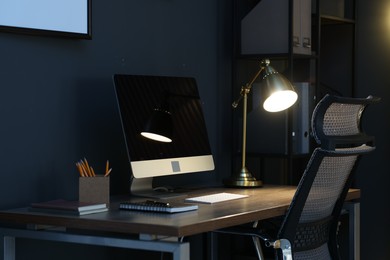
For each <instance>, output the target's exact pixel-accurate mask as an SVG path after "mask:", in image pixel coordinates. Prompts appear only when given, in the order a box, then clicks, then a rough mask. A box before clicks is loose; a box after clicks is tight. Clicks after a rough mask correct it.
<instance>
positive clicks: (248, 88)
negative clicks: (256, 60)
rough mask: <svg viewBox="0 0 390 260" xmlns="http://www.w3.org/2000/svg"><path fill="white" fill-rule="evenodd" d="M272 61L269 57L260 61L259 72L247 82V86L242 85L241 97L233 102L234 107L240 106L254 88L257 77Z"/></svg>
mask: <svg viewBox="0 0 390 260" xmlns="http://www.w3.org/2000/svg"><path fill="white" fill-rule="evenodd" d="M269 63H270V61H269V60H268V59H264V60H262V61H261V62H260V69H259V70H258V71H257V73H256V74H255V76H254V77H253V78H252V80H251V81H249V83H246V84H245V86H242V87H241V91H240V97H239V98H238V99H237V100H236V101H234V102H233V103H232V107H233V108H236V107H237V106H238V104H239V103H240V101H241V99H242V98H243V97H244V96H246V95H248V94H249V92H250V91H251V88H252V85H253V83H254V82H255V81H256V79H257V78H258V77H259V76H260V74H261V72H262V71H263V70H264V68H265V67H266V66H268V65H269Z"/></svg>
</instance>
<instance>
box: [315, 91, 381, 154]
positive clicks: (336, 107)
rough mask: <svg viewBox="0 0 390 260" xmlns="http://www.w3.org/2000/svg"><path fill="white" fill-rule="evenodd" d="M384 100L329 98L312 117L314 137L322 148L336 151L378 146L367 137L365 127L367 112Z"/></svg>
mask: <svg viewBox="0 0 390 260" xmlns="http://www.w3.org/2000/svg"><path fill="white" fill-rule="evenodd" d="M379 101H380V98H378V97H373V96H368V97H367V98H347V97H339V96H333V95H329V94H327V95H325V96H324V97H323V98H322V99H321V100H320V102H319V103H318V104H317V106H316V107H315V109H314V111H313V115H312V120H311V124H312V131H313V137H314V139H315V140H316V142H317V143H318V144H321V147H323V148H325V149H329V150H333V149H335V148H336V147H338V146H341V147H343V146H348V145H361V144H370V145H374V137H373V136H368V135H366V134H365V133H364V132H363V130H362V126H361V118H362V115H363V112H364V110H365V108H366V107H367V106H368V105H370V104H374V103H377V102H379Z"/></svg>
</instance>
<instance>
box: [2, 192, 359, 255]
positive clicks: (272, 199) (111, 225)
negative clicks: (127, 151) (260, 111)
mask: <svg viewBox="0 0 390 260" xmlns="http://www.w3.org/2000/svg"><path fill="white" fill-rule="evenodd" d="M222 191H224V192H234V193H239V194H247V195H249V197H248V198H244V199H239V200H234V201H229V202H221V203H217V204H213V205H208V204H199V209H198V210H197V211H190V212H184V213H177V214H162V213H145V212H136V211H120V210H118V203H119V201H112V203H111V204H110V210H109V211H108V212H104V213H98V214H91V215H85V216H65V215H55V214H44V213H36V212H29V211H28V209H27V208H21V209H12V210H5V211H0V223H11V224H17V225H20V224H23V226H22V228H0V234H1V236H2V238H3V240H4V243H3V244H4V246H3V247H4V248H3V251H4V259H5V260H13V259H15V240H14V238H15V237H28V238H35V239H47V240H55V241H65V242H74V243H85V244H95V245H105V246H114V247H118V246H120V247H125V248H137V249H144V250H156V248H157V246H156V245H157V243H159V248H157V250H158V251H165V252H171V253H172V254H173V257H174V259H181V258H182V259H189V244H188V243H183V242H180V239H179V238H180V237H184V236H191V235H195V234H200V233H204V232H209V231H213V230H216V229H220V228H224V227H229V226H235V225H240V224H245V223H250V222H253V221H256V220H263V219H267V218H272V217H276V216H281V215H283V214H284V213H285V211H286V209H287V207H288V206H289V204H290V202H291V199H292V197H293V195H294V192H295V187H290V186H266V187H263V188H259V189H227V188H217V189H207V190H206V189H202V190H197V191H191V192H190V193H187V194H188V195H189V196H198V195H202V194H211V193H213V192H222ZM359 197H360V191H359V190H351V191H350V192H349V194H348V197H347V200H354V199H358V198H359ZM126 199H128V198H126ZM122 200H123V198H120V201H122ZM354 215H356V214H354ZM357 215H358V214H357ZM24 225H25V226H24ZM41 225H42V226H55V227H63V231H54V232H53V231H47V230H40V229H39V226H41ZM26 227H27V228H26ZM28 227H33V228H35V229H28ZM75 230H82V231H84V232H85V231H88V232H89V233H88V234H78V233H77V232H76V233H75V232H73V231H75ZM108 234H109V235H108ZM134 235H139V237H138V238H137V237H134ZM86 238H87V239H86ZM161 238H169V239H166V240H165V239H161ZM172 238H176V239H172Z"/></svg>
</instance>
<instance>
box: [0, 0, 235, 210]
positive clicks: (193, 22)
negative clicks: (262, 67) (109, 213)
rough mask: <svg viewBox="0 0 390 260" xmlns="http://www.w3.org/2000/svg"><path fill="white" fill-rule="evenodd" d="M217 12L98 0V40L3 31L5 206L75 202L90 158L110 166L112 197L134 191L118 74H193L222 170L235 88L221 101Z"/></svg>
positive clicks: (200, 6) (203, 6)
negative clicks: (83, 162) (83, 163)
mask: <svg viewBox="0 0 390 260" xmlns="http://www.w3.org/2000/svg"><path fill="white" fill-rule="evenodd" d="M222 9H223V8H222ZM218 14H219V9H218V1H200V2H199V1H177V0H169V1H167V0H160V1H121V0H117V1H111V2H110V3H108V2H106V1H93V5H92V21H93V22H92V28H93V29H92V40H80V39H66V38H55V37H42V36H31V35H19V34H10V33H0V57H1V58H0V91H1V94H0V118H1V122H2V126H1V128H0V129H1V130H0V131H1V132H0V138H1V142H0V143H1V148H0V158H1V172H0V174H2V181H1V182H0V193H1V196H0V208H9V207H16V206H26V205H28V204H29V203H30V202H31V201H41V200H45V199H51V198H57V197H65V198H75V197H76V196H77V171H76V167H75V162H76V161H78V160H80V159H82V158H84V157H86V158H87V159H88V160H89V162H90V163H91V164H92V165H94V166H95V168H96V170H97V171H99V169H100V170H101V171H102V170H103V168H104V164H105V161H106V160H107V159H109V160H110V162H111V164H112V167H113V172H112V175H111V177H112V178H111V181H112V185H113V186H112V188H113V189H112V192H118V193H119V192H126V191H127V189H128V179H129V167H128V164H127V155H126V153H125V147H124V142H123V137H122V132H121V131H122V130H121V125H120V121H119V115H118V111H117V104H116V100H115V96H114V89H113V83H112V75H113V74H114V73H128V74H150V75H172V76H191V77H195V78H196V79H197V82H198V87H199V91H200V95H201V98H202V100H203V102H204V111H205V117H206V121H207V127H208V131H209V138H210V142H211V146H212V149H213V152H214V155H215V157H216V163H217V166H219V162H220V161H221V160H222V158H221V159H219V154H220V153H221V151H223V150H227V149H224V147H220V146H223V145H224V142H223V141H222V139H221V138H220V137H221V133H220V131H221V129H224V128H225V129H226V127H224V126H223V125H224V124H226V123H228V122H227V121H228V117H226V118H225V119H224V118H223V117H219V116H218V114H219V113H220V112H221V111H220V109H221V108H223V107H225V105H224V104H223V102H224V100H225V99H226V98H227V99H228V100H229V101H228V103H229V102H230V87H229V85H228V84H226V86H222V90H223V91H224V92H225V93H223V94H222V95H220V92H221V90H220V88H221V82H222V83H223V81H224V79H221V80H220V79H219V75H220V74H219V73H220V72H221V69H222V70H223V67H221V66H219V65H220V64H219V63H220V58H221V56H224V55H225V54H227V53H228V52H225V53H224V46H225V45H222V40H223V39H221V37H220V35H221V34H222V33H221V30H223V28H220V24H219V18H220V16H219V15H218ZM223 66H226V68H227V65H223ZM228 77H229V75H228V74H225V78H227V79H229V78H228ZM226 92H227V93H228V95H227V94H226ZM228 103H227V105H226V108H227V110H228V109H229V108H230V106H229V105H228ZM222 104H223V105H222ZM228 111H229V110H228ZM224 120H227V121H226V122H225V121H224ZM224 165H226V164H223V165H222V166H221V167H224V168H226V166H224ZM217 168H219V167H217ZM191 177H192V178H196V177H195V176H191ZM187 178H188V177H187ZM183 179H184V178H183ZM200 180H201V181H204V182H206V181H207V182H209V181H215V180H216V174H209V173H207V174H205V175H204V176H202V177H201V179H200ZM183 181H184V182H185V180H183Z"/></svg>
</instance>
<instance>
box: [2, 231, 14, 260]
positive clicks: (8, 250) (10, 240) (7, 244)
mask: <svg viewBox="0 0 390 260" xmlns="http://www.w3.org/2000/svg"><path fill="white" fill-rule="evenodd" d="M2 251H3V259H4V260H15V238H14V237H9V236H3V248H2Z"/></svg>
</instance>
